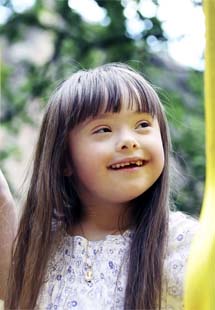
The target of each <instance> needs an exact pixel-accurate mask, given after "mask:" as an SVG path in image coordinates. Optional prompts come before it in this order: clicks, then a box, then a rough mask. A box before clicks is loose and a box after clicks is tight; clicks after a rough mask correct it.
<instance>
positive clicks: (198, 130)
mask: <svg viewBox="0 0 215 310" xmlns="http://www.w3.org/2000/svg"><path fill="white" fill-rule="evenodd" d="M133 2H134V3H135V4H136V8H137V10H136V18H137V19H138V21H139V23H142V30H141V31H140V32H139V33H138V34H132V33H129V31H128V29H127V27H126V22H127V17H126V16H125V14H124V10H125V7H126V5H127V3H128V1H125V0H124V1H109V0H97V1H96V3H97V4H98V5H99V6H100V8H102V9H103V10H104V12H106V16H105V17H104V20H103V21H101V22H97V23H90V22H87V21H86V20H84V19H83V18H82V16H81V15H79V14H78V13H77V12H76V11H75V10H74V9H71V8H70V6H69V4H68V1H66V0H57V1H54V0H37V1H35V3H34V5H33V6H32V7H30V8H28V9H27V10H23V11H22V12H17V11H16V10H15V7H14V5H13V2H12V1H10V0H4V1H1V2H0V5H2V6H4V7H7V8H8V9H9V10H11V14H10V17H9V18H8V20H7V21H6V22H5V23H3V24H2V25H1V28H0V35H1V42H2V44H3V45H4V46H5V47H4V50H3V63H2V64H1V88H2V94H1V124H2V126H3V127H5V128H6V129H7V130H10V131H11V132H12V133H13V134H16V135H17V134H18V132H19V129H20V128H21V126H22V124H23V122H29V123H32V124H33V123H34V122H35V120H34V117H33V114H32V113H31V112H29V111H31V108H30V106H31V105H32V104H35V99H38V98H39V101H37V104H38V102H39V107H37V109H43V107H44V105H45V104H46V102H47V98H48V97H49V95H50V92H51V91H52V90H53V89H54V87H55V86H56V85H57V83H58V82H59V81H60V80H62V79H64V78H65V77H67V76H68V75H70V74H71V73H72V72H73V71H76V70H77V69H79V68H82V67H84V68H88V67H94V66H97V65H100V64H102V63H106V62H113V61H114V62H115V61H121V62H126V63H128V64H130V65H131V66H133V67H135V68H136V69H137V70H139V71H141V72H143V74H144V75H145V76H146V77H147V78H148V79H149V80H150V81H151V82H152V83H153V84H154V85H157V86H158V87H159V89H158V91H159V93H160V96H161V99H162V101H163V103H164V105H165V108H166V111H167V116H168V118H169V122H170V128H171V134H172V139H173V149H174V154H175V157H176V161H177V162H178V164H179V170H180V171H181V174H182V175H184V178H183V181H182V182H181V190H180V191H179V194H178V197H177V200H176V205H177V208H178V209H181V210H184V211H187V212H191V213H195V214H198V213H199V210H200V206H201V199H202V191H203V186H204V119H203V112H204V110H203V80H202V79H203V77H202V72H198V71H195V70H191V69H188V68H181V67H180V66H177V65H176V64H174V62H173V61H172V60H171V59H170V58H169V57H168V54H167V51H166V50H165V42H166V40H167V38H166V35H165V33H164V31H163V28H162V23H161V22H160V21H159V20H158V19H157V18H156V16H153V17H151V18H149V17H145V16H144V10H141V11H140V10H138V3H139V1H138V0H136V1H135V0H134V1H133ZM153 3H154V4H155V5H158V3H157V1H153ZM87 9H88V8H86V10H87ZM40 34H41V35H42V34H43V37H41V39H36V38H37V36H39V35H40ZM46 38H47V39H46ZM47 42H49V45H47ZM150 42H157V43H156V44H157V45H158V46H160V51H159V52H158V53H155V52H153V46H152V44H151V43H150ZM31 45H32V46H33V48H32V49H34V47H35V53H34V55H31V53H32V50H31V47H32V46H31ZM20 46H21V47H22V49H23V54H22V53H21V54H20V49H18V47H20ZM44 46H45V47H46V46H47V49H48V48H50V52H49V53H47V55H46V57H44V53H45V52H47V51H44ZM28 51H29V52H28ZM12 133H11V134H12ZM15 152H17V150H16V148H15V147H8V148H7V149H4V150H1V154H0V160H1V162H2V164H3V163H4V161H5V160H6V159H7V157H8V156H14V153H15ZM179 183H180V182H179Z"/></svg>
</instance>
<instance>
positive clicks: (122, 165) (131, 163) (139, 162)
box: [111, 160, 143, 169]
mask: <svg viewBox="0 0 215 310" xmlns="http://www.w3.org/2000/svg"><path fill="white" fill-rule="evenodd" d="M130 165H137V166H142V165H143V161H142V160H137V161H130V162H127V163H120V164H114V165H112V166H111V168H113V169H115V168H121V167H125V166H130Z"/></svg>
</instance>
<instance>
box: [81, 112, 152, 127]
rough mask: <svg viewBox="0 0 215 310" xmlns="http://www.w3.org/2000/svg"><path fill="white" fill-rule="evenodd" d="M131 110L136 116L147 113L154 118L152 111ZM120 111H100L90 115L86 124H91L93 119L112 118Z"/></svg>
mask: <svg viewBox="0 0 215 310" xmlns="http://www.w3.org/2000/svg"><path fill="white" fill-rule="evenodd" d="M130 112H131V114H132V115H134V116H135V115H143V114H145V115H150V116H151V117H152V118H153V116H152V115H151V114H150V113H148V112H142V111H138V110H137V111H130ZM119 113H120V111H118V112H105V113H99V114H98V115H96V116H94V117H90V118H89V119H88V120H86V122H85V124H86V125H87V124H89V123H90V122H92V121H97V120H98V121H99V120H104V119H107V118H111V117H112V116H113V114H114V115H117V114H119Z"/></svg>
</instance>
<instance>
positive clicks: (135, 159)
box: [108, 157, 147, 168]
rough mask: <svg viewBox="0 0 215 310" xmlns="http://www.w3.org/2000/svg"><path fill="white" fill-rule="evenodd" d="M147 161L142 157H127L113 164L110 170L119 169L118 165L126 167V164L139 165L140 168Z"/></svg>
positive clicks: (109, 166)
mask: <svg viewBox="0 0 215 310" xmlns="http://www.w3.org/2000/svg"><path fill="white" fill-rule="evenodd" d="M146 161H147V160H145V159H143V158H141V157H127V158H123V159H120V160H116V161H114V162H112V163H111V164H110V165H108V168H114V167H117V165H126V164H137V165H139V166H142V165H143V164H145V163H146Z"/></svg>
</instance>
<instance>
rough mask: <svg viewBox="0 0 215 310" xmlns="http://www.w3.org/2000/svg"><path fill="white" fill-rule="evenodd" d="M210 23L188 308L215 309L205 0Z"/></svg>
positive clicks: (213, 145)
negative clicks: (202, 176) (199, 201)
mask: <svg viewBox="0 0 215 310" xmlns="http://www.w3.org/2000/svg"><path fill="white" fill-rule="evenodd" d="M203 2H204V11H205V23H206V51H205V60H206V63H205V122H206V125H205V126H206V128H205V130H206V182H205V194H204V200H203V206H202V211H201V215H200V231H199V233H198V234H197V236H196V237H195V240H194V242H193V244H192V247H191V252H190V257H189V261H188V268H187V275H186V283H185V310H215V0H204V1H203Z"/></svg>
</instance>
